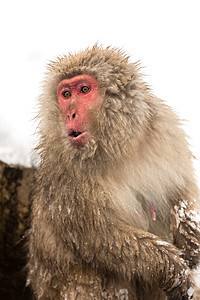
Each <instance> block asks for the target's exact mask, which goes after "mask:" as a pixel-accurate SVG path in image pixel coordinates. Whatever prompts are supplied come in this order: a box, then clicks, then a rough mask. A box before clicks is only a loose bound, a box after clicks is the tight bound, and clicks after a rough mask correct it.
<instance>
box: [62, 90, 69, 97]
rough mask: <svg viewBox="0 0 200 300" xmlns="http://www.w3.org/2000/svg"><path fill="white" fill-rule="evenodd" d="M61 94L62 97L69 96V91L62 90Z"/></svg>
mask: <svg viewBox="0 0 200 300" xmlns="http://www.w3.org/2000/svg"><path fill="white" fill-rule="evenodd" d="M62 94H63V97H65V98H69V97H71V93H70V92H69V91H64V92H63V93H62Z"/></svg>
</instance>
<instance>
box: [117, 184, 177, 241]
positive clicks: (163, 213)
mask: <svg viewBox="0 0 200 300" xmlns="http://www.w3.org/2000/svg"><path fill="white" fill-rule="evenodd" d="M115 205H116V207H117V206H118V209H117V211H118V214H119V218H121V219H122V220H123V221H125V222H126V223H129V224H130V225H132V226H134V227H137V228H139V229H142V230H144V231H148V232H151V233H153V234H155V235H158V236H160V237H161V238H163V239H164V240H166V241H168V242H171V241H172V236H171V233H170V232H171V213H170V209H164V208H163V207H162V206H159V204H158V202H157V201H155V200H154V198H153V197H152V196H149V197H148V198H147V197H146V198H145V197H143V196H142V195H141V194H139V193H137V192H134V191H133V190H132V189H126V190H124V189H118V192H117V197H115Z"/></svg>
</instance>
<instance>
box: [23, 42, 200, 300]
mask: <svg viewBox="0 0 200 300" xmlns="http://www.w3.org/2000/svg"><path fill="white" fill-rule="evenodd" d="M39 118H40V125H39V126H40V143H39V146H38V148H37V150H38V151H39V154H40V165H39V167H38V169H37V171H36V175H35V182H34V195H33V203H32V214H31V228H30V232H29V263H28V284H29V283H30V284H31V286H32V289H33V291H34V294H35V297H36V299H43V300H44V299H46V300H47V299H48V300H49V299H55V300H59V299H70V300H71V299H72V300H73V299H129V300H130V299H134V300H147V299H151V300H157V299H171V300H172V299H174V300H180V299H185V300H186V299H191V298H192V297H193V291H194V289H195V286H194V283H193V276H192V273H193V269H194V267H195V266H196V265H197V263H198V261H199V256H200V254H199V253H200V250H199V249H200V247H199V244H200V226H199V218H198V209H199V194H198V193H199V192H198V189H197V186H196V183H195V179H194V174H193V173H194V172H193V167H192V161H191V160H192V154H191V152H190V150H189V147H188V144H187V141H186V136H185V133H184V132H183V130H182V128H181V126H180V125H181V122H180V120H179V119H178V117H177V116H176V114H175V113H174V112H173V111H172V109H170V108H169V107H168V106H167V105H165V104H164V103H163V101H161V100H160V99H158V98H156V97H155V96H154V95H153V93H152V92H151V90H150V89H149V88H148V87H147V85H146V84H145V83H144V82H143V80H142V76H141V74H140V67H139V66H138V64H135V63H131V62H130V61H129V59H128V57H127V56H126V55H125V54H124V53H123V52H122V51H120V50H117V49H112V48H110V47H108V48H103V47H100V46H97V45H95V46H94V47H93V48H88V49H86V50H84V51H81V52H78V53H76V54H74V55H72V54H70V55H68V56H62V57H59V58H58V59H57V60H56V61H55V62H51V63H50V65H49V66H48V71H47V74H46V77H45V80H44V83H43V92H42V95H41V98H40V110H39ZM199 212H200V210H199ZM113 278H114V279H113ZM84 280H85V282H87V284H82V283H84ZM91 281H92V282H93V283H94V284H93V286H95V284H96V286H98V289H95V288H94V289H93V290H91V284H90V283H91ZM113 286H114V287H115V291H116V290H117V289H116V286H118V287H119V289H118V290H119V292H118V293H117V292H116V293H113V292H112V291H113ZM97 290H98V291H97ZM122 291H126V295H125V294H124V295H122V294H120V293H122ZM120 295H121V296H120ZM120 297H121V298H120Z"/></svg>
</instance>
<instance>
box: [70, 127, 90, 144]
mask: <svg viewBox="0 0 200 300" xmlns="http://www.w3.org/2000/svg"><path fill="white" fill-rule="evenodd" d="M68 139H69V141H70V142H71V143H72V144H73V145H74V146H75V147H78V148H81V147H83V146H84V145H85V144H86V143H87V141H88V140H89V133H88V132H87V131H75V130H71V131H70V132H69V133H68Z"/></svg>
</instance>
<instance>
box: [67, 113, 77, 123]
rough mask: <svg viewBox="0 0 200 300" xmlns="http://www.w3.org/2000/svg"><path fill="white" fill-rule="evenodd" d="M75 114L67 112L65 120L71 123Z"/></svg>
mask: <svg viewBox="0 0 200 300" xmlns="http://www.w3.org/2000/svg"><path fill="white" fill-rule="evenodd" d="M75 117H76V113H75V112H67V118H68V119H69V120H70V121H71V120H73V119H75Z"/></svg>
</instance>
